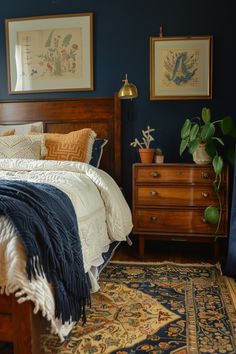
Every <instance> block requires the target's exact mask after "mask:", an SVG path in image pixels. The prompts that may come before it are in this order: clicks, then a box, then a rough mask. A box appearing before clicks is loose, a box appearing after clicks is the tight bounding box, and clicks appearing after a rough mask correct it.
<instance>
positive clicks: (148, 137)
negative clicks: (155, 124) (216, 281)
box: [130, 125, 155, 149]
mask: <svg viewBox="0 0 236 354" xmlns="http://www.w3.org/2000/svg"><path fill="white" fill-rule="evenodd" d="M154 131H155V129H154V128H150V126H149V125H148V126H147V129H146V130H144V129H142V135H143V136H142V140H138V139H137V138H135V139H134V141H132V142H131V143H130V145H131V146H133V147H137V146H138V147H139V148H140V149H149V147H150V143H151V142H152V141H154V140H155V139H154V137H153V136H152V134H151V133H152V132H154Z"/></svg>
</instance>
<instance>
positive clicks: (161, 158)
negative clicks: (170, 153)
mask: <svg viewBox="0 0 236 354" xmlns="http://www.w3.org/2000/svg"><path fill="white" fill-rule="evenodd" d="M154 161H155V163H163V162H164V155H155V159H154Z"/></svg>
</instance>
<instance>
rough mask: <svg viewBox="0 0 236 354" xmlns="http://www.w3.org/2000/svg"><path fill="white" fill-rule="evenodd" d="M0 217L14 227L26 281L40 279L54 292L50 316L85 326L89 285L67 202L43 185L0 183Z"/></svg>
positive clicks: (58, 191) (70, 204)
mask: <svg viewBox="0 0 236 354" xmlns="http://www.w3.org/2000/svg"><path fill="white" fill-rule="evenodd" d="M0 213H1V214H3V215H5V216H7V217H8V218H9V219H10V220H11V221H12V223H13V224H14V226H15V228H16V230H17V234H18V236H19V237H20V239H21V240H22V242H23V244H24V246H25V249H26V255H27V262H26V271H27V274H28V277H29V279H30V280H31V279H32V278H36V276H37V275H42V274H43V273H44V274H45V276H46V278H47V280H48V281H49V282H51V283H52V285H53V287H54V291H55V317H57V318H60V319H61V320H62V323H65V322H66V321H69V320H72V321H79V320H80V318H82V320H83V322H85V321H86V313H85V309H86V305H90V282H89V277H88V274H85V272H84V265H83V256H82V250H81V244H80V239H79V233H78V225H77V219H76V215H75V211H74V208H73V205H72V203H71V200H70V198H69V197H68V196H67V195H66V194H65V193H64V192H62V191H61V190H60V189H58V188H56V187H54V186H51V185H49V184H43V183H30V182H25V181H10V180H0Z"/></svg>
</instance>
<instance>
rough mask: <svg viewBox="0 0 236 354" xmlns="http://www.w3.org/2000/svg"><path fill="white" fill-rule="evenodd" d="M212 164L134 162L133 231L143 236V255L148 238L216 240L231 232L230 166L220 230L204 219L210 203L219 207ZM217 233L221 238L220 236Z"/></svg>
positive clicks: (222, 196)
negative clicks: (229, 229)
mask: <svg viewBox="0 0 236 354" xmlns="http://www.w3.org/2000/svg"><path fill="white" fill-rule="evenodd" d="M214 178H215V174H214V171H213V168H212V166H211V165H196V164H167V163H164V164H160V165H158V164H142V163H139V164H134V165H133V183H132V184H133V200H132V212H133V223H134V229H133V233H134V234H136V235H137V236H138V237H139V256H140V258H142V257H143V255H144V242H145V240H146V239H150V238H151V239H159V240H160V239H166V240H175V241H176V240H177V241H178V240H179V241H191V242H214V245H215V244H216V242H215V241H216V239H217V238H218V237H227V233H228V168H227V167H225V168H224V171H223V174H222V182H221V188H220V200H221V203H222V216H221V221H220V226H219V229H218V230H217V233H216V227H217V225H213V224H209V223H207V222H206V220H205V219H204V210H205V208H206V207H207V206H209V205H215V206H218V203H219V202H218V199H217V197H216V194H215V191H214V189H213V181H214ZM216 236H217V237H216Z"/></svg>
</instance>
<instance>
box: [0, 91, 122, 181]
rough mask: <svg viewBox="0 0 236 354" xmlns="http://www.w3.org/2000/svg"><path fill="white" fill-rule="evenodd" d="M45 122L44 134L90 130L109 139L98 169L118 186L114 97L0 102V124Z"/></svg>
mask: <svg viewBox="0 0 236 354" xmlns="http://www.w3.org/2000/svg"><path fill="white" fill-rule="evenodd" d="M38 121H43V122H44V128H45V129H44V131H45V132H49V133H68V132H70V131H73V130H78V129H82V128H86V127H88V128H92V129H93V130H94V131H95V132H96V133H97V137H99V138H106V139H108V144H107V145H106V146H105V147H104V152H103V156H102V160H101V164H100V167H101V169H103V170H105V171H106V172H108V173H109V174H110V175H111V176H112V177H113V178H114V179H115V180H116V182H117V183H118V184H119V183H120V177H121V176H120V173H121V110H120V100H119V99H118V97H117V95H114V96H113V97H101V98H100V97H96V98H62V99H61V98H60V99H35V100H34V99H32V100H9V101H0V124H5V125H8V124H23V123H31V122H38Z"/></svg>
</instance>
